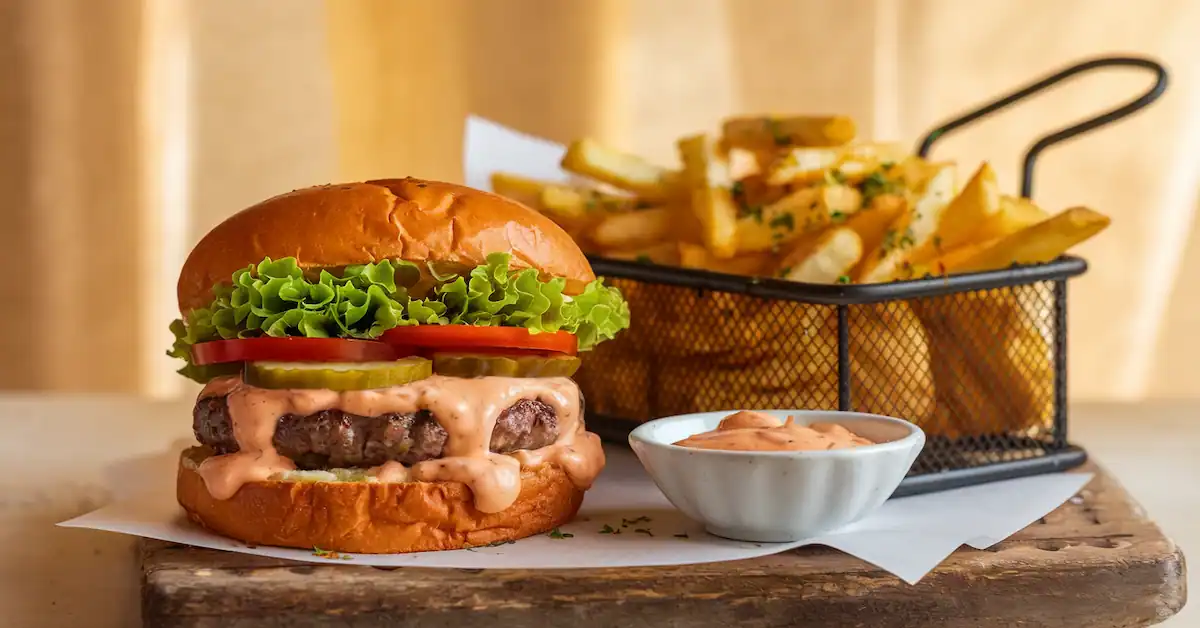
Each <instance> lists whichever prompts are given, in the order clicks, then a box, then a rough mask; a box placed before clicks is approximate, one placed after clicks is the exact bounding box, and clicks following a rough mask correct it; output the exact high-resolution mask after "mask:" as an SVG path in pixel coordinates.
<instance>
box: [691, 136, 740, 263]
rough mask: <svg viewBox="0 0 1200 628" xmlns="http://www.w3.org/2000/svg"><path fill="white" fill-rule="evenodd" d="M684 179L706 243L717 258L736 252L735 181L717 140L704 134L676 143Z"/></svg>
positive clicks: (729, 255) (730, 255)
mask: <svg viewBox="0 0 1200 628" xmlns="http://www.w3.org/2000/svg"><path fill="white" fill-rule="evenodd" d="M677 146H678V148H679V156H680V158H681V159H682V161H683V177H684V181H685V183H686V185H687V187H688V190H689V192H690V194H691V202H692V211H694V212H695V213H696V218H698V219H699V221H700V224H701V226H702V227H703V229H704V243H705V244H706V245H707V246H708V247H709V249H711V250H712V252H713V254H714V255H716V256H717V257H722V258H728V257H733V255H734V253H736V252H737V215H738V211H737V206H736V205H735V204H734V202H733V191H732V190H733V178H732V177H731V176H730V175H729V168H728V166H727V165H726V164H725V162H724V161H723V160H722V159H721V157H720V154H719V147H718V145H717V142H716V140H714V139H713V138H711V137H709V136H708V135H705V134H698V135H690V136H687V137H684V138H682V139H680V140H679V142H678V143H677Z"/></svg>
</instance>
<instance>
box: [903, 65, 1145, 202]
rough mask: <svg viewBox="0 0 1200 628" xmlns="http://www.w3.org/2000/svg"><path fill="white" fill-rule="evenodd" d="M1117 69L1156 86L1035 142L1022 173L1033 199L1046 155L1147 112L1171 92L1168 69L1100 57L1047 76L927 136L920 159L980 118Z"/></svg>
mask: <svg viewBox="0 0 1200 628" xmlns="http://www.w3.org/2000/svg"><path fill="white" fill-rule="evenodd" d="M1115 67H1125V68H1140V69H1144V70H1149V71H1151V72H1153V73H1154V85H1153V86H1151V87H1150V89H1149V90H1148V91H1146V93H1144V94H1142V95H1141V96H1139V97H1137V98H1135V99H1133V100H1131V101H1129V102H1127V103H1125V104H1124V105H1121V106H1120V107H1117V108H1115V109H1112V110H1109V111H1107V112H1105V113H1102V114H1100V115H1098V116H1096V117H1094V118H1089V119H1087V120H1084V121H1083V122H1079V123H1077V124H1074V125H1071V126H1068V127H1064V128H1062V129H1059V130H1057V131H1054V132H1053V133H1050V134H1048V135H1044V136H1042V137H1041V138H1040V139H1038V141H1036V142H1034V143H1033V146H1031V147H1030V148H1029V150H1027V151H1026V152H1025V163H1024V165H1023V168H1022V172H1021V196H1022V197H1024V198H1029V197H1030V196H1031V195H1032V193H1033V167H1034V164H1035V163H1036V161H1037V158H1038V156H1039V155H1041V153H1042V151H1044V150H1046V149H1047V148H1049V147H1051V146H1053V145H1055V144H1057V143H1059V142H1062V141H1064V140H1068V139H1071V138H1073V137H1075V136H1078V135H1083V134H1084V133H1087V132H1088V131H1092V130H1094V129H1097V128H1100V127H1102V126H1104V125H1106V124H1109V123H1112V122H1116V121H1117V120H1120V119H1121V118H1124V117H1125V116H1128V115H1129V114H1131V113H1134V112H1136V111H1138V110H1140V109H1143V108H1145V107H1146V106H1147V105H1149V104H1151V103H1153V102H1154V101H1156V100H1158V98H1159V97H1160V96H1162V95H1163V92H1164V91H1166V89H1167V69H1166V68H1164V67H1163V66H1162V65H1161V64H1159V63H1158V62H1156V61H1153V60H1151V59H1146V58H1142V57H1098V58H1095V59H1091V60H1088V61H1084V62H1081V63H1077V64H1075V65H1073V66H1070V67H1068V68H1065V69H1063V70H1061V71H1059V72H1057V73H1055V74H1051V75H1050V76H1047V77H1045V78H1043V79H1041V80H1039V81H1036V82H1034V83H1031V84H1029V85H1027V86H1025V87H1023V88H1021V89H1019V90H1017V91H1015V92H1012V93H1011V94H1008V95H1006V96H1002V97H1000V98H998V99H996V100H994V101H992V102H990V103H988V104H986V105H983V106H981V107H979V108H978V109H975V110H974V111H971V112H970V113H966V114H963V115H961V116H959V117H957V118H955V119H953V120H950V121H949V122H946V123H945V124H943V125H941V126H939V127H937V128H936V129H933V130H932V131H930V132H929V133H927V134H926V135H925V137H924V139H922V140H921V145H920V148H918V149H917V155H919V156H920V157H921V158H925V157H926V156H927V155H928V154H929V151H930V149H932V148H933V144H934V142H937V141H938V140H940V139H941V138H943V137H945V136H946V134H947V133H950V132H952V131H954V130H956V129H958V128H961V127H964V126H967V125H968V124H971V123H972V122H975V121H976V120H979V119H980V118H984V117H987V116H989V115H991V114H993V113H995V112H997V111H1000V110H1001V109H1005V108H1007V107H1009V106H1010V105H1013V104H1016V103H1017V102H1019V101H1022V100H1024V99H1026V98H1028V97H1030V96H1032V95H1034V94H1036V93H1038V92H1040V91H1042V90H1045V89H1047V88H1049V87H1051V86H1053V85H1055V84H1057V83H1059V82H1061V81H1064V80H1066V79H1069V78H1071V77H1073V76H1075V75H1077V74H1083V73H1086V72H1090V71H1092V70H1097V69H1100V68H1115Z"/></svg>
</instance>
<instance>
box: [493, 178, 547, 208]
mask: <svg viewBox="0 0 1200 628" xmlns="http://www.w3.org/2000/svg"><path fill="white" fill-rule="evenodd" d="M491 180H492V191H493V192H495V193H496V194H499V195H500V196H504V197H507V198H511V199H512V200H514V201H516V202H518V203H521V204H522V205H527V206H529V207H531V208H533V209H536V210H539V211H541V198H542V190H543V189H545V188H546V186H548V185H550V184H549V183H547V182H545V181H538V180H536V179H530V178H528V177H522V176H519V175H515V174H508V173H506V172H493V173H492V177H491Z"/></svg>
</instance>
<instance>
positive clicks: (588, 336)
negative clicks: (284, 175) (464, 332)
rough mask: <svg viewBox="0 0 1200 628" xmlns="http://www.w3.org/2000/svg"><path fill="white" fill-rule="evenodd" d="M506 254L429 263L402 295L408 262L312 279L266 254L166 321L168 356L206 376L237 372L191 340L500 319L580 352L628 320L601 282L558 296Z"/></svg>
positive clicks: (370, 332) (364, 334)
mask: <svg viewBox="0 0 1200 628" xmlns="http://www.w3.org/2000/svg"><path fill="white" fill-rule="evenodd" d="M510 260H511V257H510V256H509V255H508V254H506V253H493V254H492V255H489V256H488V257H487V263H485V264H483V265H480V266H477V267H475V268H474V269H472V270H471V271H470V272H469V273H467V274H465V275H458V274H444V273H441V272H434V269H432V268H430V269H429V270H430V274H431V276H432V277H433V279H434V282H435V285H434V288H433V289H432V291H431V292H430V294H429V296H428V297H427V298H423V299H422V298H411V297H410V296H409V294H408V290H409V288H411V287H412V286H414V285H416V284H417V283H418V282H419V281H420V280H421V278H422V273H421V269H420V268H419V267H418V266H416V265H415V264H412V263H410V262H404V261H397V262H392V261H389V260H383V261H380V262H378V263H374V264H360V265H354V266H347V267H346V268H345V269H344V270H343V271H342V274H341V276H340V277H339V276H336V275H334V274H332V273H330V272H328V271H321V272H320V274H319V275H318V276H317V278H316V280H315V281H314V280H313V279H312V278H311V277H308V276H306V275H305V274H304V271H303V270H302V269H301V268H300V266H299V265H298V264H297V263H296V260H295V258H290V257H289V258H283V259H279V260H272V259H270V258H266V259H264V260H263V261H262V262H260V263H258V264H257V265H250V266H247V267H246V268H242V269H239V270H238V271H236V272H234V273H233V276H232V278H231V281H230V282H229V283H228V284H219V285H217V286H214V287H213V301H212V303H211V304H210V305H209V307H207V308H200V309H196V310H193V311H192V312H191V313H189V314H188V316H187V319H186V321H184V320H176V321H174V322H172V323H171V331H172V333H174V335H175V343H174V345H173V346H172V348H171V350H170V351H168V352H167V355H170V356H171V357H175V358H179V359H181V360H184V361H185V362H186V363H187V365H186V366H185V367H184V368H182V369H180V371H179V372H180V374H182V375H184V376H187V377H190V378H192V379H196V380H197V381H207V380H208V379H210V378H211V377H213V376H215V375H220V374H225V373H227V372H236V370H237V369H236V368H235V367H232V366H229V365H216V366H215V367H199V366H196V365H194V364H192V360H191V346H192V345H194V344H196V343H198V342H205V341H209V340H218V339H233V338H254V337H261V336H274V337H286V336H304V337H308V338H378V337H379V336H380V335H382V334H383V332H385V331H387V330H389V329H392V328H393V327H400V326H404V325H497V326H499V325H503V326H509V327H524V328H526V329H528V330H529V331H530V332H531V333H541V332H554V331H559V330H563V331H567V332H570V333H572V334H575V335H576V336H577V337H578V338H579V350H580V351H588V350H590V349H592V348H593V347H595V346H596V345H597V344H599V343H601V342H604V341H606V340H609V339H611V338H613V337H614V336H615V335H616V334H617V333H618V332H620V331H621V330H622V329H625V328H627V327H629V305H628V304H627V303H626V302H625V300H624V299H623V298H622V297H621V293H620V291H618V290H617V289H615V288H611V287H609V286H605V285H604V282H603V280H597V281H593V282H592V283H590V284H588V285H587V286H586V288H585V289H584V291H583V292H582V293H581V294H579V295H576V296H570V295H566V294H563V289H564V288H565V287H566V281H564V280H563V279H560V278H554V279H550V280H548V281H542V280H541V278H540V277H539V276H538V272H537V271H536V270H534V269H524V270H520V271H513V270H511V269H510V268H509V262H510Z"/></svg>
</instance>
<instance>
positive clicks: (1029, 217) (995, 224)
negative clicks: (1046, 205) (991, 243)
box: [972, 194, 1050, 242]
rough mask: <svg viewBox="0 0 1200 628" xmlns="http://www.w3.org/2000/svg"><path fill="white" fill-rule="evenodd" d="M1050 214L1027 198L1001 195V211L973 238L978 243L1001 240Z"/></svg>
mask: <svg viewBox="0 0 1200 628" xmlns="http://www.w3.org/2000/svg"><path fill="white" fill-rule="evenodd" d="M1049 217H1050V214H1049V213H1048V212H1047V211H1046V210H1044V209H1042V208H1041V207H1038V206H1037V205H1035V204H1034V203H1033V201H1031V200H1029V199H1027V198H1020V197H1016V196H1008V195H1004V194H1002V195H1000V211H998V212H996V214H995V215H993V216H990V217H989V218H988V219H987V221H985V222H984V224H983V225H981V226H980V227H979V230H978V231H977V232H976V233H975V235H974V236H973V238H972V239H973V240H974V241H976V242H979V241H982V240H990V239H993V238H1001V237H1004V236H1007V235H1011V234H1013V233H1016V232H1017V231H1020V230H1021V229H1024V228H1026V227H1030V226H1032V225H1035V224H1037V223H1039V222H1041V221H1043V220H1045V219H1047V218H1049Z"/></svg>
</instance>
